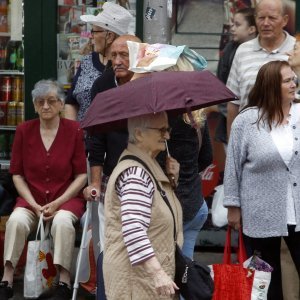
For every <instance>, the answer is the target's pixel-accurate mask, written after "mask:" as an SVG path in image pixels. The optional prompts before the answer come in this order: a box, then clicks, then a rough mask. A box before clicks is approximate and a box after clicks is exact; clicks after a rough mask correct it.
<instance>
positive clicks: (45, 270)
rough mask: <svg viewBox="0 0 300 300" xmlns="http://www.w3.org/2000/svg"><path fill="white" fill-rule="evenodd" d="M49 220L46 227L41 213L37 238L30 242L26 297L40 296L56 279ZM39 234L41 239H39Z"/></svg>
mask: <svg viewBox="0 0 300 300" xmlns="http://www.w3.org/2000/svg"><path fill="white" fill-rule="evenodd" d="M49 227H50V224H49V222H47V223H46V226H45V228H44V222H43V214H41V216H40V219H39V223H38V227H37V232H36V239H35V240H34V241H29V242H28V248H27V259H26V268H25V274H24V297H25V298H33V299H35V298H38V297H39V296H40V295H41V294H42V293H43V292H45V291H46V290H47V289H49V288H50V287H51V286H52V285H53V284H54V282H55V280H56V275H57V270H56V268H55V266H54V264H53V249H52V243H51V238H50V233H49ZM38 236H39V237H40V239H39V240H38Z"/></svg>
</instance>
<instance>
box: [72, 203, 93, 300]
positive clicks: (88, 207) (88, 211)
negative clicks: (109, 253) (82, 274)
mask: <svg viewBox="0 0 300 300" xmlns="http://www.w3.org/2000/svg"><path fill="white" fill-rule="evenodd" d="M91 210H92V202H91V201H88V202H87V205H86V216H85V220H84V226H83V232H82V237H81V243H80V248H79V253H78V258H77V264H76V275H75V281H74V285H73V296H72V300H76V299H77V291H78V287H79V282H78V280H79V279H78V277H79V271H80V265H81V260H82V251H83V249H84V248H86V247H87V245H86V236H87V231H88V225H89V220H90V215H91Z"/></svg>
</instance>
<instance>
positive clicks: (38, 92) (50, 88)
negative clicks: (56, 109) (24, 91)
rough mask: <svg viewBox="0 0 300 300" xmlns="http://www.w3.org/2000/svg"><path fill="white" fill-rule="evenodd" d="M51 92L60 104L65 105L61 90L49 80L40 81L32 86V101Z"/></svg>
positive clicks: (55, 83) (54, 82)
mask: <svg viewBox="0 0 300 300" xmlns="http://www.w3.org/2000/svg"><path fill="white" fill-rule="evenodd" d="M51 92H52V93H55V94H56V96H57V98H58V99H59V100H60V101H61V102H62V103H65V93H64V90H63V88H62V87H61V85H60V84H59V83H58V82H57V81H55V80H51V79H42V80H40V81H38V82H37V83H36V84H35V85H34V89H33V90H32V91H31V96H32V101H33V102H34V101H35V100H36V98H41V97H44V96H46V95H47V94H49V93H51Z"/></svg>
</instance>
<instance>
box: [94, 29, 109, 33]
mask: <svg viewBox="0 0 300 300" xmlns="http://www.w3.org/2000/svg"><path fill="white" fill-rule="evenodd" d="M106 31H107V30H94V29H92V30H91V34H95V33H96V32H106Z"/></svg>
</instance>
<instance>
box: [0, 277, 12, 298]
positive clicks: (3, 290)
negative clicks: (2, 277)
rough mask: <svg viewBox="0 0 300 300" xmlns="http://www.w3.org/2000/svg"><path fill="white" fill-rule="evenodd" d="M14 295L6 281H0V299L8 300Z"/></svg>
mask: <svg viewBox="0 0 300 300" xmlns="http://www.w3.org/2000/svg"><path fill="white" fill-rule="evenodd" d="M13 295H14V290H13V289H12V287H10V286H8V281H0V299H1V300H8V299H10V298H12V297H13Z"/></svg>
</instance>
